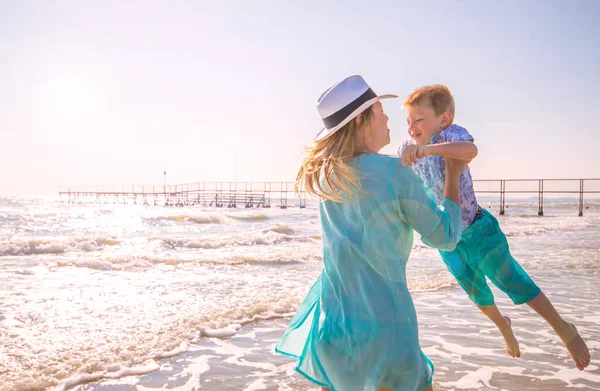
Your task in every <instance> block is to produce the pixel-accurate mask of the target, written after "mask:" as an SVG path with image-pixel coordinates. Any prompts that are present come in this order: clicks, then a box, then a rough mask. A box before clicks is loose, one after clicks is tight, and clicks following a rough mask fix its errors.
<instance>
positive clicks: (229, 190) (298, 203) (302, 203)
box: [59, 178, 600, 216]
mask: <svg viewBox="0 0 600 391" xmlns="http://www.w3.org/2000/svg"><path fill="white" fill-rule="evenodd" d="M474 186H475V192H476V193H477V195H478V196H480V195H492V194H496V195H498V196H499V204H500V207H499V214H500V215H504V214H505V212H506V208H507V196H508V197H509V200H510V199H511V198H513V199H514V198H515V197H523V196H527V195H530V196H534V197H535V196H537V209H538V210H537V214H538V216H543V215H544V201H548V200H550V201H551V200H552V197H557V196H561V195H564V196H567V197H569V198H573V199H574V200H576V202H577V204H578V214H579V216H583V213H584V210H585V206H584V197H585V196H588V198H589V196H590V195H591V196H592V197H594V196H595V197H598V195H600V178H585V179H479V180H474ZM59 195H60V196H61V197H66V198H67V202H68V203H70V204H86V203H95V204H135V205H156V206H158V205H160V206H194V205H202V206H214V207H217V208H221V207H227V208H238V207H244V208H270V207H271V206H276V207H279V208H282V209H286V208H288V207H298V208H305V207H306V199H307V196H306V192H301V194H300V198H298V197H297V196H296V194H295V192H294V182H194V183H184V184H180V185H166V184H164V185H145V186H142V185H136V186H123V185H122V186H64V187H61V188H60V189H59ZM532 201H534V200H532ZM534 202H535V201H534Z"/></svg>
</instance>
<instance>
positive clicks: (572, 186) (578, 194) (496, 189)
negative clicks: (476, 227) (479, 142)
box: [473, 178, 600, 216]
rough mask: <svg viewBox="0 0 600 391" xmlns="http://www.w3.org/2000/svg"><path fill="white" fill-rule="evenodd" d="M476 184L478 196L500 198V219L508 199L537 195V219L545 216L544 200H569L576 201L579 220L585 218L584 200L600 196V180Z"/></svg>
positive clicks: (489, 181)
mask: <svg viewBox="0 0 600 391" xmlns="http://www.w3.org/2000/svg"><path fill="white" fill-rule="evenodd" d="M473 182H474V183H473V184H474V186H475V192H476V193H477V195H482V194H485V195H490V194H496V195H498V197H499V203H500V211H499V213H500V214H501V215H503V214H505V211H506V202H507V196H508V197H509V198H510V197H513V198H516V197H523V196H531V195H534V196H535V195H537V204H538V216H543V215H544V201H545V200H549V199H551V198H556V197H558V196H566V197H568V198H573V199H576V200H577V204H578V209H579V216H583V211H584V198H585V196H586V195H588V197H589V196H591V197H597V196H598V195H600V178H584V179H479V180H474V181H473Z"/></svg>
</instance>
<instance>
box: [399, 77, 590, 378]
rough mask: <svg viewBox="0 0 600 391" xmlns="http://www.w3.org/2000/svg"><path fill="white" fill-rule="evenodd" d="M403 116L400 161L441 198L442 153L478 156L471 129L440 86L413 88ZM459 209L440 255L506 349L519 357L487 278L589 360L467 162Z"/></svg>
mask: <svg viewBox="0 0 600 391" xmlns="http://www.w3.org/2000/svg"><path fill="white" fill-rule="evenodd" d="M404 108H405V110H406V121H407V123H408V134H409V135H410V137H411V141H407V142H405V143H404V144H403V145H402V147H401V148H400V150H399V154H400V155H401V156H402V162H403V164H408V165H410V166H412V168H413V170H414V171H415V172H416V173H417V174H418V175H419V176H420V177H421V178H422V179H423V180H424V181H425V182H426V183H427V184H428V185H429V186H430V187H431V189H432V191H433V193H434V194H435V196H436V197H437V198H438V200H439V201H441V198H443V191H444V177H445V174H446V172H445V163H444V158H445V157H446V158H456V159H462V160H468V161H470V160H471V159H473V158H475V156H477V147H476V146H475V144H474V143H473V142H474V139H473V137H472V136H471V135H470V134H469V132H468V131H467V130H466V129H465V128H463V127H461V126H458V125H455V124H454V123H453V122H454V98H453V97H452V93H451V92H450V90H449V89H448V88H447V87H446V86H443V85H432V86H426V87H422V88H419V89H417V90H416V91H414V92H413V93H412V94H411V95H410V96H409V97H408V98H407V99H406V100H405V101H404ZM460 190H461V197H460V208H461V212H462V218H463V233H462V239H461V241H460V242H459V243H458V245H457V246H456V249H455V250H454V251H450V252H447V251H441V250H440V254H441V256H442V259H443V260H444V263H445V264H446V267H447V268H448V270H449V271H450V273H451V274H452V275H453V276H454V277H455V278H456V281H457V282H458V284H459V285H460V286H461V287H462V288H463V290H464V291H465V292H466V293H467V295H468V296H469V299H471V301H473V302H474V303H475V305H476V306H477V307H478V308H479V309H480V310H481V311H482V312H483V313H484V314H485V315H486V316H487V317H488V318H490V319H491V320H492V321H493V322H494V323H495V324H496V326H497V327H498V329H499V330H500V332H501V333H502V335H503V337H504V340H505V342H506V351H507V353H508V354H510V355H511V356H513V357H520V355H521V353H520V351H519V344H518V342H517V340H516V338H515V336H514V334H513V331H512V327H511V321H510V318H508V317H507V316H502V314H501V313H500V311H499V310H498V307H497V306H496V304H495V303H494V296H493V294H492V292H491V290H490V288H489V286H488V285H487V283H486V277H487V278H489V279H490V281H492V283H493V284H494V285H496V286H497V287H498V288H499V289H500V290H502V291H503V292H505V293H506V294H508V296H509V297H510V298H511V300H512V301H513V303H515V304H523V303H527V305H529V306H530V307H531V308H533V309H534V310H535V311H536V312H537V313H538V314H539V315H540V316H542V317H543V318H544V319H545V320H546V321H547V322H548V323H549V324H550V326H552V328H553V329H554V331H555V332H556V334H557V335H558V336H559V337H560V338H561V340H562V341H563V343H564V344H565V346H566V348H567V350H568V351H569V353H570V355H571V358H572V359H573V361H574V362H575V365H576V366H577V368H578V369H579V370H583V369H584V368H585V367H587V366H588V365H589V363H590V354H589V351H588V348H587V346H586V344H585V342H584V341H583V339H582V338H581V337H580V336H579V333H578V332H577V329H576V328H575V326H573V325H572V324H570V323H567V322H566V321H564V320H563V319H562V318H561V316H560V315H559V314H558V313H557V312H556V310H555V309H554V307H553V306H552V304H551V303H550V301H549V300H548V298H547V297H546V295H545V294H544V293H543V292H541V290H540V288H538V286H537V285H536V284H535V283H534V282H533V280H532V279H531V278H530V277H529V276H528V275H527V273H526V272H525V271H524V270H523V269H522V268H521V266H520V265H519V264H518V263H517V261H516V260H515V259H514V258H513V257H512V255H511V254H510V251H509V246H508V242H507V241H506V237H505V236H504V234H503V233H502V230H501V229H500V226H499V225H498V221H497V220H496V218H494V216H492V215H491V214H490V213H489V212H488V211H487V210H486V209H483V208H481V207H479V205H478V203H477V198H476V197H475V191H474V189H473V180H472V179H471V174H470V171H469V167H468V166H467V167H466V168H465V169H464V170H463V171H462V172H461V175H460Z"/></svg>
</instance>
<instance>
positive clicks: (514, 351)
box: [500, 316, 521, 357]
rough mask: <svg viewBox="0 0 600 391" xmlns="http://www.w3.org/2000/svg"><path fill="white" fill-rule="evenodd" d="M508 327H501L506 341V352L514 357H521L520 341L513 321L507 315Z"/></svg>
mask: <svg viewBox="0 0 600 391" xmlns="http://www.w3.org/2000/svg"><path fill="white" fill-rule="evenodd" d="M504 319H505V320H506V327H502V328H500V332H501V333H502V336H503V337H504V342H505V343H506V353H508V354H509V355H510V356H512V357H521V350H520V349H519V342H518V341H517V338H516V337H515V334H514V333H513V330H512V326H511V325H512V322H511V320H510V318H509V317H508V316H505V317H504Z"/></svg>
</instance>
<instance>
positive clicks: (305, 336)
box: [276, 154, 462, 391]
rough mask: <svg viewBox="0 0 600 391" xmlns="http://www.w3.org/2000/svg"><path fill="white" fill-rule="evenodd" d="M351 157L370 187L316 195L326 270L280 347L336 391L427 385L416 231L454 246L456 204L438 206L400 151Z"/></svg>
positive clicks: (429, 367) (434, 243)
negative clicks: (410, 281) (413, 287)
mask: <svg viewBox="0 0 600 391" xmlns="http://www.w3.org/2000/svg"><path fill="white" fill-rule="evenodd" d="M350 164H351V165H352V166H353V167H354V168H356V169H357V170H358V172H359V174H360V176H361V186H362V188H363V189H364V190H365V191H366V192H367V194H366V195H365V196H361V197H359V198H356V199H353V200H351V201H346V202H343V203H337V202H333V201H322V202H321V204H320V220H321V226H322V241H323V270H322V271H321V273H320V275H319V276H318V278H317V280H316V281H315V283H314V284H313V285H312V287H311V289H310V291H309V292H308V294H307V296H306V298H305V299H304V301H303V303H302V304H301V305H300V307H299V309H298V311H297V312H296V314H295V316H294V318H293V319H292V320H291V322H290V325H289V328H288V330H287V332H286V333H285V335H284V336H283V337H282V338H281V340H280V341H279V342H278V343H277V345H276V351H277V352H278V353H281V354H284V355H287V356H291V357H294V358H297V359H298V364H297V366H296V370H297V371H298V372H299V373H301V374H302V375H304V376H305V377H306V378H307V379H309V380H310V381H312V382H313V383H315V384H318V385H320V386H323V387H329V388H331V389H332V391H334V390H335V391H354V390H356V391H359V390H360V391H363V390H376V389H377V388H378V387H388V388H391V389H394V390H396V391H418V390H421V389H423V388H425V387H427V386H429V385H431V381H432V376H433V364H432V363H431V361H430V360H429V359H428V358H427V356H426V355H425V354H424V353H423V352H422V351H421V348H420V345H419V333H418V326H417V316H416V312H415V308H414V305H413V301H412V298H411V296H410V293H409V291H408V287H407V284H406V263H407V261H408V257H409V255H410V251H411V248H412V245H413V229H414V230H416V231H417V232H419V233H420V235H421V237H422V239H421V240H422V241H423V242H424V243H425V244H427V245H429V246H431V247H435V248H439V249H443V250H446V251H450V250H452V249H454V247H455V246H456V243H457V242H458V241H459V240H460V237H461V222H462V220H461V213H460V208H459V207H458V205H456V204H455V203H454V202H453V201H450V200H447V199H446V200H443V201H442V204H441V205H438V204H437V202H436V201H435V197H434V196H433V194H432V193H431V191H430V190H429V188H428V187H427V185H425V184H424V182H423V181H422V180H421V179H420V178H419V177H418V176H417V175H416V174H415V173H414V172H413V171H412V169H411V168H410V167H408V166H406V167H403V166H402V163H401V160H400V159H398V158H393V157H389V156H383V155H377V154H363V155H361V156H359V157H358V158H355V159H352V160H351V162H350Z"/></svg>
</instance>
